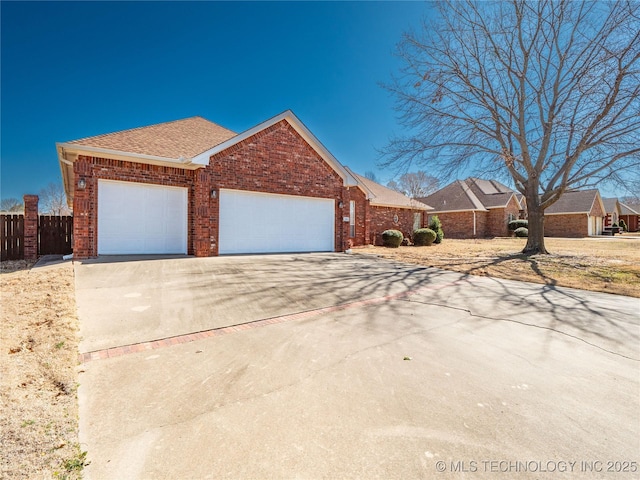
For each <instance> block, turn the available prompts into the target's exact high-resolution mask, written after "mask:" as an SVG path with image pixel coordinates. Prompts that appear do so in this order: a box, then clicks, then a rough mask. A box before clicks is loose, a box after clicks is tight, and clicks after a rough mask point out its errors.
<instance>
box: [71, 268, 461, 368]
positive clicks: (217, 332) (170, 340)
mask: <svg viewBox="0 0 640 480" xmlns="http://www.w3.org/2000/svg"><path fill="white" fill-rule="evenodd" d="M463 283H469V280H468V279H465V280H456V281H453V282H447V283H442V284H438V285H426V286H423V287H417V288H414V289H410V290H406V291H404V292H399V293H394V294H389V295H384V296H382V297H373V298H367V299H364V300H357V301H355V302H348V303H343V304H340V305H333V306H330V307H321V308H316V309H313V310H307V311H304V312H298V313H290V314H286V315H279V316H277V317H271V318H265V319H261V320H253V321H250V322H244V323H238V324H235V325H229V326H225V327H218V328H212V329H209V330H202V331H199V332H192V333H186V334H183V335H174V336H171V337H166V338H162V339H157V340H149V341H147V342H140V343H134V344H129V345H120V346H117V347H111V348H105V349H102V350H94V351H91V352H84V353H80V354H79V355H78V361H79V363H81V364H82V363H88V362H91V361H94V360H106V359H107V358H115V357H121V356H123V355H128V354H131V353H138V352H144V351H147V350H156V349H159V348H165V347H170V346H172V345H181V344H184V343H191V342H194V341H196V340H203V339H205V338H212V337H219V336H223V335H228V334H230V333H238V332H242V331H245V330H252V329H254V328H261V327H266V326H268V325H275V324H278V323H285V322H290V321H294V320H302V319H306V318H311V317H316V316H319V315H323V314H327V313H334V312H340V311H343V310H349V309H352V308H360V307H365V306H369V305H379V304H381V303H385V302H388V301H392V300H399V299H403V298H407V297H410V296H412V295H418V294H420V293H422V292H427V291H433V290H440V289H442V288H447V287H452V286H455V285H460V284H463Z"/></svg>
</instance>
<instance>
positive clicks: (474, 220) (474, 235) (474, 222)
mask: <svg viewBox="0 0 640 480" xmlns="http://www.w3.org/2000/svg"><path fill="white" fill-rule="evenodd" d="M473 238H476V211H475V210H473Z"/></svg>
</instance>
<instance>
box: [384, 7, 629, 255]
mask: <svg viewBox="0 0 640 480" xmlns="http://www.w3.org/2000/svg"><path fill="white" fill-rule="evenodd" d="M435 8H436V9H437V11H438V15H437V16H435V17H434V19H433V20H432V21H429V20H425V22H424V24H423V28H422V31H420V32H417V33H408V34H406V35H405V36H404V37H403V39H402V41H401V43H400V44H399V45H398V54H399V55H400V57H401V58H402V60H403V62H404V66H403V68H402V70H401V75H400V76H398V77H397V78H395V79H394V81H393V83H392V84H391V85H388V86H387V88H389V89H390V90H391V91H392V92H393V93H394V94H395V96H396V98H397V108H398V111H399V112H400V113H401V116H400V120H401V122H402V124H403V125H404V126H405V127H407V129H408V130H409V131H411V132H412V133H411V135H410V136H406V137H396V138H393V139H392V140H391V142H390V144H389V146H388V147H387V148H386V149H385V150H384V152H383V153H384V155H385V156H384V157H383V158H384V160H383V162H382V163H381V165H382V166H390V165H394V166H396V167H402V168H404V169H405V170H406V169H407V168H409V166H410V165H412V164H418V165H429V166H430V168H437V169H438V172H439V174H440V175H443V176H450V175H452V174H453V173H455V172H457V171H460V170H461V169H464V168H469V167H470V166H473V165H475V166H476V167H478V168H481V169H482V170H483V171H485V172H491V173H502V174H503V175H504V174H505V173H506V172H508V174H509V175H510V176H511V177H512V178H513V181H514V184H515V186H516V188H517V190H518V191H520V192H521V193H522V194H523V195H524V196H525V197H526V201H527V209H528V218H529V238H528V241H527V245H526V246H525V248H524V251H523V252H524V253H526V254H536V253H547V251H546V248H545V245H544V211H545V209H546V208H547V207H549V206H550V205H552V204H553V203H554V202H556V201H557V200H558V199H559V198H560V196H561V195H562V194H563V192H565V191H566V190H568V189H573V188H585V187H589V186H595V185H597V184H598V183H599V182H601V181H603V180H604V181H616V180H620V179H625V178H628V177H629V176H633V177H635V178H637V177H638V175H640V173H639V172H640V168H639V167H640V18H639V12H640V2H633V1H617V2H582V1H552V0H540V1H530V0H510V1H508V2H507V1H505V2H479V3H476V2H472V1H469V0H467V1H464V2H463V1H446V2H442V3H440V2H439V3H438V4H437V5H436V6H435Z"/></svg>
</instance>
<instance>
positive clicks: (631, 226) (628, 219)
mask: <svg viewBox="0 0 640 480" xmlns="http://www.w3.org/2000/svg"><path fill="white" fill-rule="evenodd" d="M620 219H621V220H624V223H625V224H626V225H627V229H628V230H629V231H630V232H637V231H639V230H640V213H638V209H636V208H632V207H630V206H629V205H627V204H625V203H620Z"/></svg>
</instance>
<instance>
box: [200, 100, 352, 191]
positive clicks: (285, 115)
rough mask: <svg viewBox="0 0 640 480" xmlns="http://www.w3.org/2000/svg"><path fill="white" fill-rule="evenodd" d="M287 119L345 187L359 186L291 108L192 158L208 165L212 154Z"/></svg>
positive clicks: (203, 164)
mask: <svg viewBox="0 0 640 480" xmlns="http://www.w3.org/2000/svg"><path fill="white" fill-rule="evenodd" d="M282 120H286V121H287V123H289V125H291V126H292V127H293V129H294V130H295V131H296V132H298V134H299V135H300V136H301V137H302V138H303V139H304V141H305V142H307V143H308V144H309V145H310V146H311V148H313V149H314V150H315V151H316V152H317V153H318V155H320V157H322V159H323V160H324V161H325V162H326V163H327V164H328V165H329V166H330V167H331V168H332V169H333V170H334V171H335V172H336V173H337V174H338V175H340V177H341V178H342V179H343V180H344V186H345V187H355V186H358V181H357V180H356V179H355V178H354V177H353V176H352V175H351V174H350V173H349V172H348V171H347V169H346V168H345V167H344V166H343V165H342V164H341V163H340V162H338V160H337V159H336V158H335V157H334V156H333V155H332V154H331V152H329V150H327V149H326V148H325V146H324V145H322V143H320V141H319V140H318V139H317V138H316V137H315V136H314V135H313V134H312V133H311V132H310V131H309V129H308V128H307V127H306V126H305V125H304V124H303V123H302V122H301V121H300V119H298V117H296V116H295V115H294V113H293V112H292V111H291V110H286V111H284V112H282V113H281V114H279V115H276V116H275V117H273V118H270V119H269V120H266V121H264V122H262V123H260V124H258V125H256V126H255V127H253V128H250V129H249V130H246V131H244V132H242V133H240V134H238V135H236V136H235V137H232V138H230V139H229V140H227V141H225V142H222V143H220V144H218V145H216V146H215V147H212V148H210V149H209V150H207V151H205V152H202V153H201V154H199V155H196V156H195V157H193V158H192V159H191V161H192V162H193V163H194V164H198V165H202V166H205V165H208V164H209V159H210V158H211V156H213V155H215V154H217V153H220V152H222V151H224V150H226V149H227V148H229V147H232V146H233V145H236V144H238V143H240V142H242V141H243V140H246V139H247V138H249V137H251V136H252V135H255V134H256V133H258V132H261V131H262V130H264V129H266V128H268V127H270V126H272V125H275V124H276V123H278V122H280V121H282Z"/></svg>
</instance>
